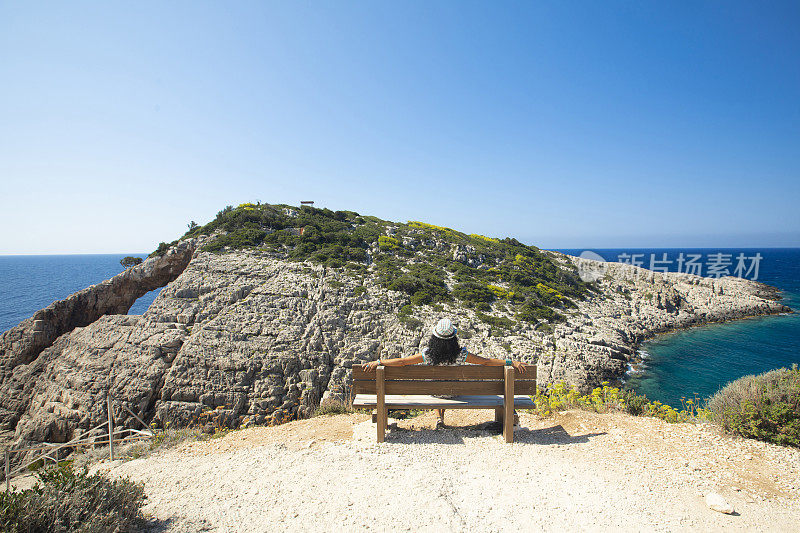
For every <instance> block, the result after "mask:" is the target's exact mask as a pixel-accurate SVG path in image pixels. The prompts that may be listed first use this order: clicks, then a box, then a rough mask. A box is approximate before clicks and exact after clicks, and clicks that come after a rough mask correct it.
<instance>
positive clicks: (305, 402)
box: [0, 204, 791, 446]
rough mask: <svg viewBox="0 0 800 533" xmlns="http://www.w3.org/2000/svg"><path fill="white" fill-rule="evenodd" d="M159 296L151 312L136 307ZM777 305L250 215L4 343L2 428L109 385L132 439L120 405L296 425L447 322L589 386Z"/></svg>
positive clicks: (735, 284)
mask: <svg viewBox="0 0 800 533" xmlns="http://www.w3.org/2000/svg"><path fill="white" fill-rule="evenodd" d="M304 217H306V218H305V219H304ZM243 221H244V222H243ZM343 239H349V240H343ZM331 243H333V244H331ZM579 272H580V273H582V274H585V273H591V274H592V275H590V276H588V277H589V278H591V279H594V280H595V281H592V282H590V283H586V282H583V281H581V279H580V278H581V277H583V278H584V279H586V278H587V276H583V275H581V276H579V275H578V274H579ZM160 286H163V287H164V288H163V290H162V291H161V293H160V294H159V296H158V297H157V298H156V300H155V302H154V303H153V304H152V305H151V306H150V308H149V309H148V310H147V312H145V313H144V314H143V315H141V316H132V315H126V314H125V313H127V311H128V309H129V308H130V306H131V305H132V304H133V302H134V301H135V300H136V299H137V298H139V297H140V296H141V295H143V294H145V293H146V292H148V291H150V290H152V289H154V288H157V287H160ZM784 312H791V310H790V309H789V308H787V307H786V306H784V305H782V304H781V303H780V302H779V292H778V291H777V290H776V289H774V288H772V287H769V286H766V285H763V284H761V283H756V282H751V281H746V280H741V279H738V278H732V277H724V278H720V279H709V278H701V277H697V276H693V275H688V274H671V273H655V272H650V271H647V270H644V269H641V268H637V267H635V266H630V265H624V264H618V263H601V262H596V261H591V260H587V259H579V258H575V257H570V256H566V255H563V254H560V253H556V252H544V251H540V250H538V249H536V248H534V247H527V246H524V245H522V244H520V243H518V242H516V241H514V240H513V239H505V240H503V241H499V240H496V239H489V238H486V237H482V236H477V235H472V236H467V235H464V234H461V233H459V232H455V231H454V230H450V229H448V228H439V227H436V226H429V225H426V224H422V223H408V224H397V223H391V222H386V221H381V220H379V219H375V218H374V217H362V216H360V215H358V214H356V213H351V212H336V213H332V212H330V211H327V210H314V209H311V210H309V208H304V209H302V210H301V209H297V208H291V207H288V206H267V205H252V204H244V205H243V206H239V207H238V208H236V209H233V208H227V209H226V210H223V211H222V212H220V214H218V216H217V219H216V220H215V221H214V222H212V223H210V224H208V225H206V226H203V227H200V228H197V229H195V230H193V231H192V232H190V233H189V234H187V235H186V236H185V237H184V238H182V239H180V240H179V241H177V242H175V243H173V244H172V245H163V246H161V247H159V253H158V254H154V255H153V256H151V257H150V258H148V259H147V260H146V261H145V262H144V263H142V264H141V265H139V266H136V267H133V268H131V269H129V270H127V271H125V272H123V273H122V274H120V275H118V276H116V277H114V278H112V279H111V280H108V281H106V282H103V283H101V284H98V285H95V286H92V287H89V288H87V289H85V290H84V291H81V292H79V293H76V294H75V295H73V296H70V297H69V298H67V299H65V300H62V301H59V302H54V303H53V304H52V305H50V306H49V307H47V308H46V309H43V310H41V311H39V312H37V313H36V314H35V315H34V316H33V317H31V318H30V319H28V320H26V321H24V322H22V323H21V324H20V325H19V326H17V327H15V328H12V329H11V330H9V331H7V332H5V333H4V334H3V335H2V338H0V424H2V427H3V429H5V430H6V431H7V432H8V434H9V435H11V434H13V444H14V445H15V446H22V445H25V444H29V443H32V442H43V441H46V442H65V441H67V440H69V439H70V438H72V437H73V436H74V435H75V433H76V431H77V430H86V429H88V428H90V427H93V426H94V425H97V424H99V423H101V422H103V421H104V420H105V398H106V395H107V393H109V392H110V394H111V396H112V398H113V400H114V405H115V412H116V414H115V416H116V417H118V420H117V424H119V425H123V426H125V425H127V426H131V427H135V426H136V425H137V424H138V422H136V420H135V419H134V418H133V417H131V416H129V415H128V414H127V413H126V412H125V411H123V410H122V409H121V408H120V407H121V406H122V405H124V406H126V407H127V408H128V409H130V410H132V411H133V412H134V413H137V415H138V416H139V417H140V418H142V419H144V420H145V421H147V422H148V423H152V424H154V425H156V426H166V425H187V424H192V423H198V422H203V421H206V422H208V421H210V420H211V417H212V416H213V420H214V423H215V424H221V425H226V426H242V425H244V426H247V425H257V424H265V423H272V422H278V421H284V420H287V419H292V418H303V417H306V416H308V415H310V414H311V413H312V411H313V410H314V409H315V408H316V407H317V406H318V405H319V404H320V402H323V401H341V402H347V400H348V398H349V394H350V388H349V383H350V369H351V367H352V366H353V365H354V364H358V363H360V362H363V361H369V360H372V359H375V358H377V357H382V358H388V357H397V356H401V355H406V354H410V353H413V351H414V350H416V349H417V348H418V347H419V345H420V343H422V342H424V341H425V340H426V339H427V335H428V333H427V332H428V328H429V327H430V325H431V324H433V323H434V322H435V321H436V320H437V319H438V317H440V316H442V315H447V316H449V317H451V318H452V319H453V321H454V322H456V323H457V325H458V327H459V332H460V335H461V339H462V344H464V345H466V346H467V347H468V348H469V349H470V350H471V351H474V352H476V353H479V354H484V355H488V356H494V357H501V358H505V357H509V356H511V357H514V358H516V359H520V360H523V361H526V362H530V363H536V364H538V365H539V374H538V375H539V380H540V383H541V384H542V385H547V384H549V383H553V382H557V381H565V382H567V383H569V384H572V385H575V386H577V387H578V388H580V389H583V390H586V389H588V388H591V387H592V386H594V385H596V384H598V383H599V382H601V381H604V380H615V379H619V378H620V377H622V376H623V375H624V372H625V370H626V368H627V365H628V364H629V362H630V361H632V360H633V359H635V357H636V355H635V354H636V349H637V347H638V346H639V344H640V343H641V342H642V341H644V340H646V339H648V338H650V337H652V336H654V335H655V334H657V333H660V332H665V331H668V330H672V329H676V328H684V327H690V326H693V325H698V324H704V323H709V322H720V321H726V320H733V319H739V318H743V317H748V316H755V315H766V314H776V313H784Z"/></svg>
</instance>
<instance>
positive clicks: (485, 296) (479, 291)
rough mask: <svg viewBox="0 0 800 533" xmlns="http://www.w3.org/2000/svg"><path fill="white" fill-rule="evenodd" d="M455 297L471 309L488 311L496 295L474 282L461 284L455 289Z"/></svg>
mask: <svg viewBox="0 0 800 533" xmlns="http://www.w3.org/2000/svg"><path fill="white" fill-rule="evenodd" d="M453 296H455V297H456V298H458V299H459V300H461V301H462V302H464V303H465V304H466V305H467V306H469V307H474V308H476V309H481V310H484V311H488V310H489V309H490V305H489V304H491V303H492V302H493V301H494V299H495V295H494V292H492V291H491V290H490V289H489V288H488V287H486V286H485V285H482V284H480V283H476V282H474V281H468V282H464V283H459V284H458V285H456V286H455V287H454V288H453Z"/></svg>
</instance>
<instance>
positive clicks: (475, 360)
mask: <svg viewBox="0 0 800 533" xmlns="http://www.w3.org/2000/svg"><path fill="white" fill-rule="evenodd" d="M467 363H471V364H473V365H484V366H506V361H505V359H490V358H487V357H481V356H480V355H475V354H474V353H468V354H467ZM511 366H513V367H514V368H515V369H517V370H518V371H519V373H520V374H524V373H525V365H523V364H522V363H521V362H519V361H511Z"/></svg>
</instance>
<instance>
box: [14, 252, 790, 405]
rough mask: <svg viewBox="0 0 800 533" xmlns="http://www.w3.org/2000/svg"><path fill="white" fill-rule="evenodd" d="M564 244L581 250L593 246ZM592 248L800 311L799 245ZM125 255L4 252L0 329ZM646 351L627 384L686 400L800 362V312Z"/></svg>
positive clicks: (115, 270) (98, 277)
mask: <svg viewBox="0 0 800 533" xmlns="http://www.w3.org/2000/svg"><path fill="white" fill-rule="evenodd" d="M559 251H561V252H564V253H567V254H570V255H581V253H583V252H585V251H587V250H581V249H564V250H559ZM590 251H591V252H593V253H595V254H597V255H599V256H600V257H602V258H603V259H605V260H606V261H622V262H632V263H634V264H640V265H641V266H644V267H645V268H648V267H651V266H652V267H654V268H661V269H667V270H669V271H671V272H677V271H679V269H680V270H681V271H686V270H687V269H688V268H690V267H689V266H687V265H688V264H691V265H693V266H692V267H691V268H697V267H698V265H699V267H700V268H701V269H702V270H701V271H700V274H701V275H707V274H709V273H711V274H712V275H716V273H724V271H725V270H727V271H728V273H730V274H733V275H736V274H740V275H741V276H742V277H745V278H747V279H752V278H753V277H754V276H755V277H756V278H757V281H761V282H763V283H767V284H769V285H773V286H775V287H778V288H779V289H781V290H782V291H783V301H784V303H785V304H786V305H788V306H790V307H792V308H793V309H795V310H800V249H798V248H767V249H672V248H670V249H662V248H659V249H592V250H590ZM126 255H132V256H137V257H146V255H147V254H135V253H131V254H105V255H38V256H32V255H25V256H8V255H7V256H0V288H1V289H0V331H5V330H7V329H9V328H11V327H14V326H15V325H17V324H19V322H21V321H22V320H24V319H26V318H28V317H30V316H31V315H33V313H35V312H36V311H37V310H39V309H41V308H43V307H46V306H48V305H49V304H50V303H52V302H53V301H55V300H60V299H62V298H65V297H67V296H69V295H70V294H72V293H74V292H77V291H79V290H81V289H84V288H86V287H88V286H90V285H93V284H95V283H99V282H101V281H103V280H106V279H108V278H110V277H112V276H115V275H116V274H119V273H120V272H122V271H123V268H122V266H121V265H120V263H119V261H120V259H122V258H123V257H125V256H126ZM737 258H741V261H739V260H737ZM756 258H758V259H756ZM651 262H652V264H651ZM728 263H729V264H728ZM737 267H740V268H739V270H738V271H737ZM754 267H757V270H758V272H755V268H754ZM748 270H749V272H748ZM159 290H160V289H157V290H155V291H152V292H149V293H147V294H145V295H144V296H142V297H141V298H139V299H138V300H137V301H136V303H134V304H133V306H132V307H131V309H130V311H129V314H142V313H144V312H145V311H146V310H147V308H148V307H149V306H150V304H151V303H152V302H153V300H154V299H155V297H156V296H157V295H158V292H159ZM639 356H640V358H641V362H640V363H638V364H634V365H632V366H631V367H630V368H629V369H628V373H627V375H626V378H625V387H626V388H630V389H634V390H636V391H637V392H639V393H640V394H645V395H647V397H648V398H650V399H651V400H658V401H661V402H663V403H667V404H670V405H672V406H674V407H680V406H681V405H682V401H683V400H684V399H694V398H700V399H704V398H708V397H710V396H711V395H713V394H714V393H715V392H717V391H718V390H719V389H720V388H721V387H723V386H724V385H725V384H726V383H728V382H730V381H732V380H735V379H738V378H740V377H742V376H745V375H748V374H758V373H761V372H766V371H768V370H772V369H774V368H779V367H786V366H790V365H792V364H794V363H800V313H794V314H789V315H780V316H771V317H760V318H748V319H744V320H739V321H735V322H728V323H724V324H713V325H708V326H702V327H697V328H692V329H689V330H683V331H679V332H675V333H667V334H662V335H659V336H657V337H656V338H655V339H653V340H651V341H648V342H646V343H644V344H643V346H642V347H641V350H640V351H639Z"/></svg>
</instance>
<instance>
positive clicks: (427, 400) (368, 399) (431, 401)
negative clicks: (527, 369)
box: [353, 394, 536, 409]
mask: <svg viewBox="0 0 800 533" xmlns="http://www.w3.org/2000/svg"><path fill="white" fill-rule="evenodd" d="M385 403H386V407H387V408H389V409H494V408H496V407H499V408H501V409H503V408H504V405H505V397H504V395H502V394H492V395H479V396H474V395H462V396H454V397H452V398H437V397H435V396H430V395H422V394H415V395H404V394H387V395H386V399H385ZM376 405H377V397H376V395H375V394H358V395H356V397H355V398H354V399H353V407H355V408H358V409H360V408H367V409H371V408H374V407H375V406H376ZM535 405H536V404H534V402H533V400H531V399H530V397H528V396H523V395H516V396H514V407H515V408H517V409H533V408H534V407H535Z"/></svg>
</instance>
